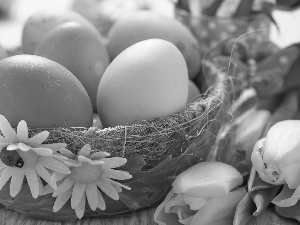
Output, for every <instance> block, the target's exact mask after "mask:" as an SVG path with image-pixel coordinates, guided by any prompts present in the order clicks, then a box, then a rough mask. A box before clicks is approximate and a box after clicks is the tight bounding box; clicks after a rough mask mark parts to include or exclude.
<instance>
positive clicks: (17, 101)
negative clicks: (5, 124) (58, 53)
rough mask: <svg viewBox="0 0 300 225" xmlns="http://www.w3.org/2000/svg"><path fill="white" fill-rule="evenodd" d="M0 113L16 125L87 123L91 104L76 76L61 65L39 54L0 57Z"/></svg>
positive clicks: (89, 123)
mask: <svg viewBox="0 0 300 225" xmlns="http://www.w3.org/2000/svg"><path fill="white" fill-rule="evenodd" d="M0 114H2V115H3V116H5V117H6V118H7V120H8V121H9V122H10V123H11V125H12V127H16V126H17V124H18V123H19V122H20V121H21V120H25V121H26V122H27V124H28V126H29V127H31V128H53V127H90V126H91V125H92V123H93V111H92V104H91V101H90V99H89V96H88V94H87V92H86V90H85V89H84V87H83V86H82V84H81V83H80V82H79V80H78V79H77V78H76V77H75V76H74V75H73V74H72V73H71V72H70V71H69V70H67V69H66V68H65V67H63V66H62V65H60V64H58V63H56V62H54V61H52V60H50V59H47V58H43V57H40V56H35V55H16V56H11V57H8V58H5V59H3V60H1V61H0Z"/></svg>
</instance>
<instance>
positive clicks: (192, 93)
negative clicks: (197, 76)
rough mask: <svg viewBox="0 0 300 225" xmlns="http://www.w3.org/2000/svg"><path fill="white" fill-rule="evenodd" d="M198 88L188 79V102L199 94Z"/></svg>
mask: <svg viewBox="0 0 300 225" xmlns="http://www.w3.org/2000/svg"><path fill="white" fill-rule="evenodd" d="M200 94H201V93H200V90H199V88H198V87H197V85H196V84H195V83H194V82H193V81H191V80H189V94H188V101H187V102H188V103H191V102H193V101H194V100H195V98H197V97H199V96H200Z"/></svg>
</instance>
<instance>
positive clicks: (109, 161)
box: [102, 157, 127, 168]
mask: <svg viewBox="0 0 300 225" xmlns="http://www.w3.org/2000/svg"><path fill="white" fill-rule="evenodd" d="M102 160H103V161H104V162H105V165H106V166H107V167H109V168H116V167H120V166H123V165H124V164H125V163H126V162H127V159H125V158H122V157H113V158H104V159H102Z"/></svg>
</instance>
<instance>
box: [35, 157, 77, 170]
mask: <svg viewBox="0 0 300 225" xmlns="http://www.w3.org/2000/svg"><path fill="white" fill-rule="evenodd" d="M38 160H39V163H40V164H41V165H43V166H44V167H46V168H48V169H50V170H53V171H55V172H59V173H64V174H70V173H71V171H70V170H69V168H68V167H67V166H65V165H64V164H63V163H61V162H60V161H58V160H56V159H54V158H52V157H47V156H40V157H39V159H38Z"/></svg>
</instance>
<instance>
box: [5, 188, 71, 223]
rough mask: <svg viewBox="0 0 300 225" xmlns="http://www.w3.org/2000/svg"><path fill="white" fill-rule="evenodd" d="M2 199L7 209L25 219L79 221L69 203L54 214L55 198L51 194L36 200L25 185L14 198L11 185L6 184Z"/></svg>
mask: <svg viewBox="0 0 300 225" xmlns="http://www.w3.org/2000/svg"><path fill="white" fill-rule="evenodd" d="M0 199H1V203H2V202H4V203H5V202H7V204H5V206H6V209H11V210H15V211H17V212H20V213H22V214H23V215H24V216H25V217H30V218H36V219H42V220H52V221H75V220H76V219H77V217H76V214H75V211H74V210H73V209H71V207H70V206H69V205H70V204H69V203H67V204H66V205H65V206H64V207H63V208H62V209H61V210H60V211H58V212H56V213H54V212H53V204H54V201H55V198H53V197H52V196H51V194H48V195H44V196H39V197H38V198H37V199H34V198H33V197H32V195H31V192H30V188H29V186H28V184H27V183H24V184H23V186H22V189H21V191H20V192H19V194H18V195H17V196H16V197H15V198H12V197H10V194H9V185H8V184H6V185H5V186H4V187H3V189H2V190H1V191H0Z"/></svg>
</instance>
